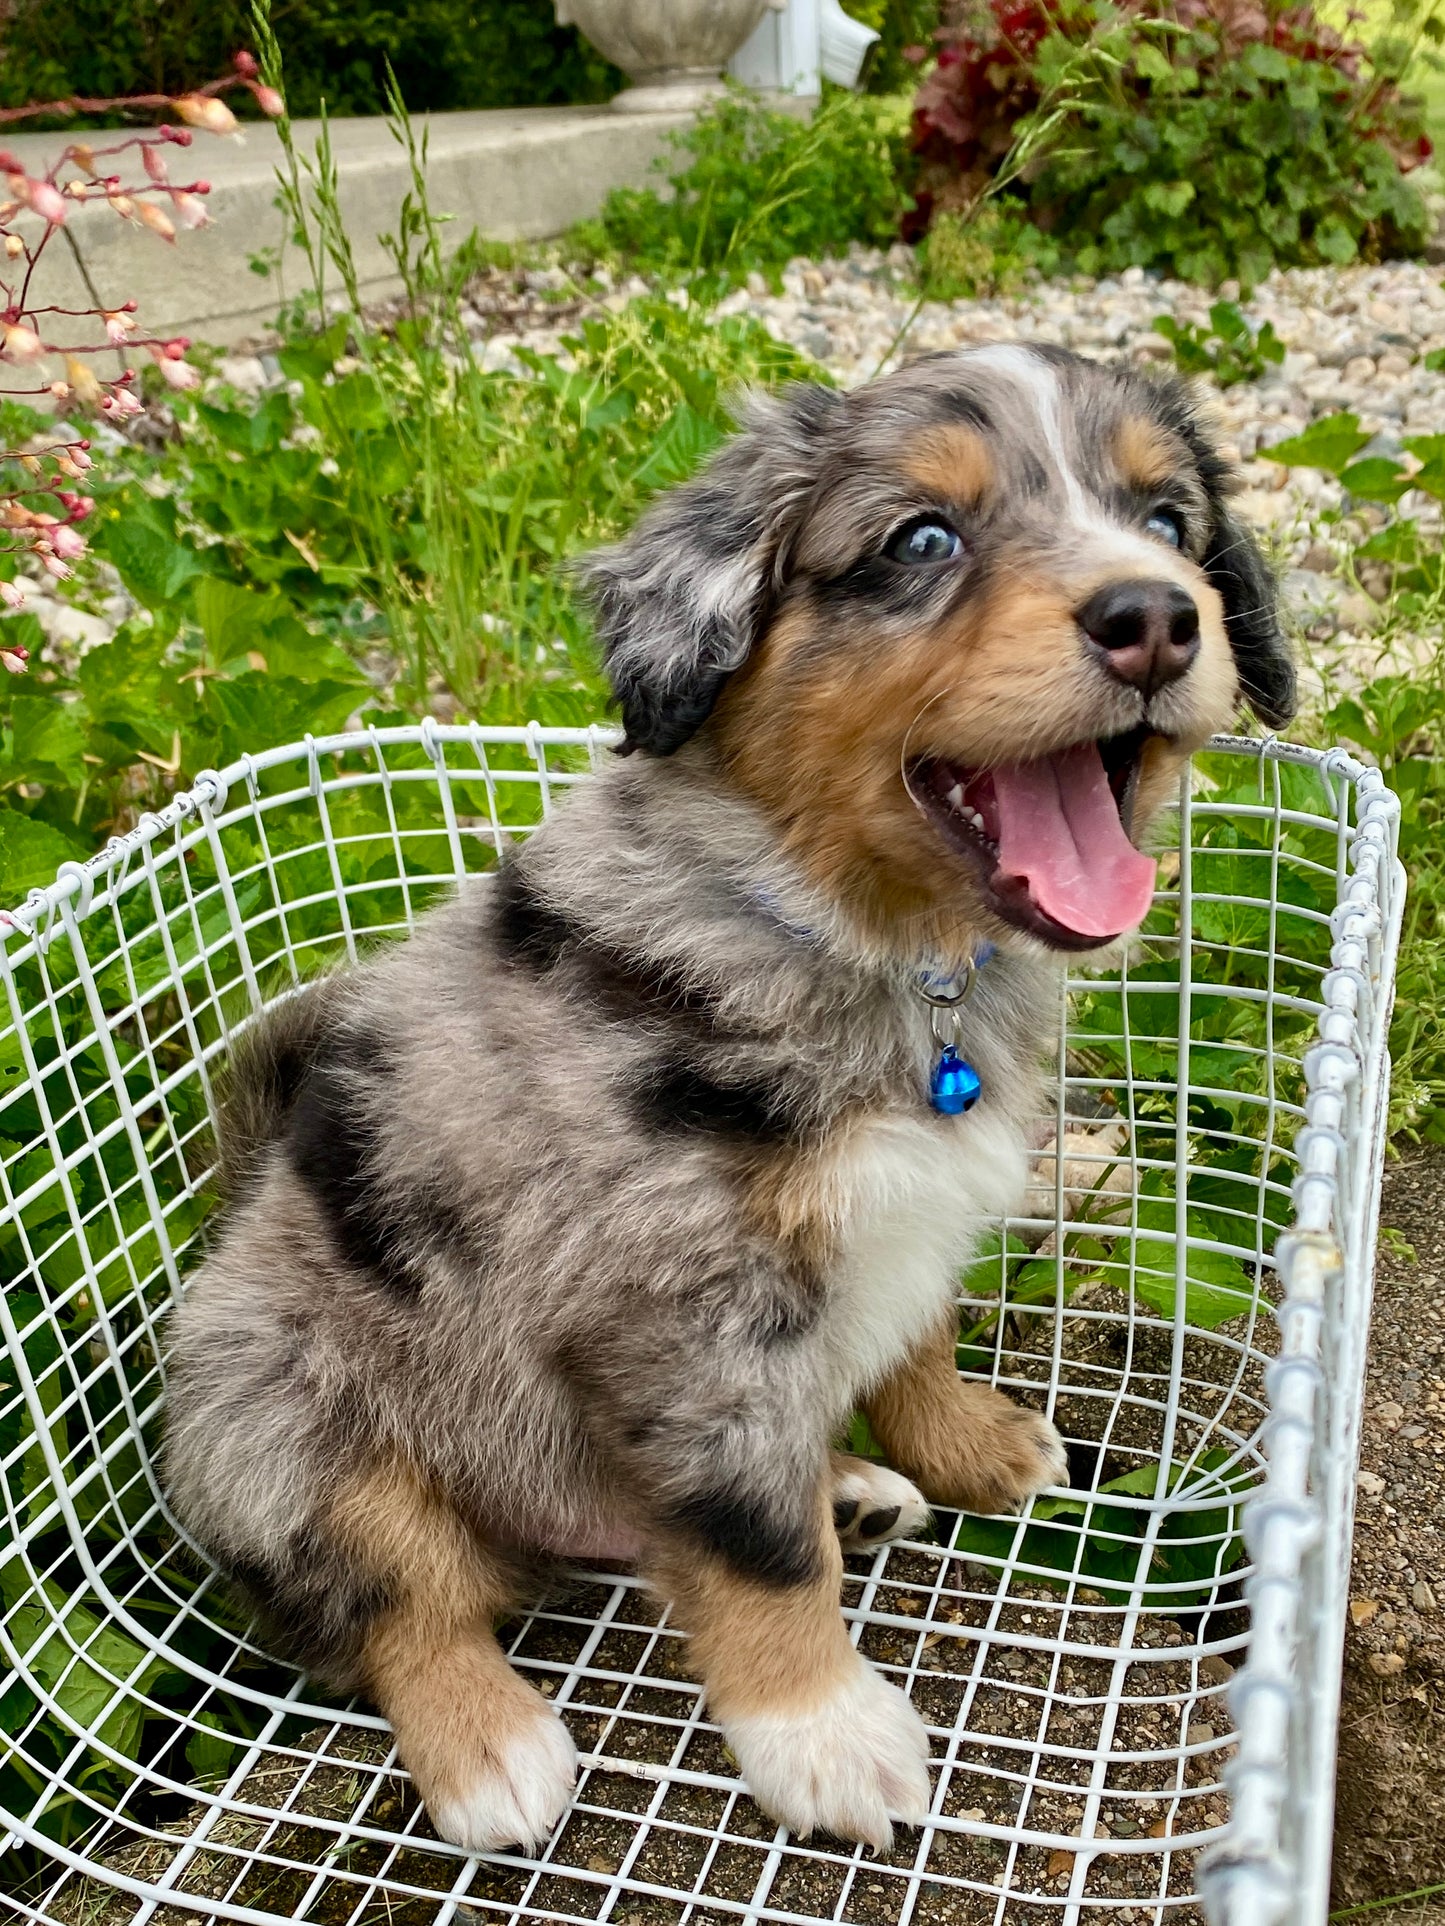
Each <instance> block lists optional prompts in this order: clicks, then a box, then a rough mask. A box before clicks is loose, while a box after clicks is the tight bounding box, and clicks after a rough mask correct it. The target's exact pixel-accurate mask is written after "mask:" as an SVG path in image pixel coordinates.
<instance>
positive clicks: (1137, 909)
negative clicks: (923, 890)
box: [909, 728, 1155, 950]
mask: <svg viewBox="0 0 1445 1926" xmlns="http://www.w3.org/2000/svg"><path fill="white" fill-rule="evenodd" d="M1152 733H1153V732H1152V731H1150V730H1148V729H1144V728H1139V729H1131V730H1129V732H1128V733H1127V734H1126V735H1121V736H1110V737H1108V738H1106V739H1105V740H1104V741H1102V742H1081V743H1078V744H1076V745H1075V747H1073V748H1072V749H1063V750H1060V751H1059V753H1058V754H1057V755H1053V756H1045V757H1042V758H1041V759H1040V760H1039V761H1037V762H1015V763H1003V764H1000V765H999V766H998V767H996V768H993V769H968V768H965V767H964V766H963V765H962V764H960V763H955V762H948V761H945V760H943V759H941V758H936V759H932V760H929V761H925V762H920V763H916V764H915V765H914V766H913V768H912V769H911V770H910V771H909V789H910V790H911V792H912V794H913V798H914V800H915V802H917V803H918V805H919V806H920V808H921V809H922V810H923V813H924V814H925V815H926V816H927V818H928V820H929V821H930V822H931V823H932V824H933V826H934V828H935V829H936V830H937V831H938V832H939V834H940V835H941V836H943V838H944V839H945V841H946V842H948V843H949V844H950V846H951V847H952V848H954V849H956V850H958V851H960V852H961V853H962V854H963V855H964V856H966V857H967V858H968V859H969V860H970V861H971V862H972V864H973V866H974V868H975V870H976V871H977V872H978V876H979V880H980V881H981V883H982V885H983V889H984V894H985V896H986V898H987V900H988V903H989V907H990V908H991V909H992V910H993V911H994V912H995V913H996V914H997V915H998V916H1001V917H1002V918H1003V920H1004V921H1005V922H1007V923H1012V924H1013V925H1014V927H1015V928H1017V929H1021V930H1027V931H1029V932H1030V933H1031V934H1032V935H1034V936H1037V937H1040V938H1042V940H1043V941H1044V942H1046V943H1049V944H1052V945H1053V947H1054V948H1055V949H1061V950H1091V949H1095V948H1097V946H1098V945H1099V944H1100V943H1105V942H1108V941H1109V940H1110V939H1111V938H1113V937H1116V936H1120V935H1122V934H1123V932H1124V931H1125V930H1127V929H1132V928H1133V926H1134V924H1136V923H1138V922H1140V921H1141V920H1142V919H1143V917H1144V916H1145V914H1146V913H1147V911H1148V909H1149V905H1150V902H1151V901H1152V899H1153V894H1154V878H1155V863H1154V858H1153V857H1152V856H1145V855H1143V854H1142V853H1141V852H1140V851H1139V850H1137V849H1136V848H1135V847H1134V845H1133V843H1132V842H1131V841H1130V840H1129V830H1130V827H1131V825H1132V822H1133V816H1134V797H1135V794H1136V792H1137V790H1138V786H1139V769H1140V764H1141V761H1142V758H1143V754H1144V749H1145V745H1146V744H1147V743H1148V742H1149V741H1150V740H1151V737H1152Z"/></svg>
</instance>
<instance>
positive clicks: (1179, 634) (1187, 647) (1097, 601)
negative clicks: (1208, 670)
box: [1077, 581, 1199, 696]
mask: <svg viewBox="0 0 1445 1926" xmlns="http://www.w3.org/2000/svg"><path fill="white" fill-rule="evenodd" d="M1077 621H1078V624H1079V627H1080V628H1081V629H1082V630H1083V631H1084V633H1085V635H1087V636H1088V638H1089V641H1090V643H1091V644H1092V646H1093V648H1094V650H1095V651H1096V652H1097V654H1098V657H1099V660H1100V661H1101V662H1102V663H1103V665H1104V667H1105V668H1106V669H1107V670H1108V671H1109V673H1110V674H1111V675H1116V676H1118V678H1119V680H1120V681H1121V682H1127V683H1129V684H1130V685H1131V687H1133V688H1135V689H1139V690H1141V691H1142V692H1143V694H1145V695H1146V696H1151V695H1154V694H1156V693H1157V692H1158V691H1159V690H1160V689H1164V688H1167V687H1168V685H1169V684H1170V683H1171V682H1177V681H1178V680H1179V678H1180V676H1181V675H1183V674H1184V672H1185V670H1186V669H1187V668H1188V667H1189V665H1190V663H1191V662H1192V661H1193V660H1194V658H1195V656H1196V655H1198V653H1199V610H1198V609H1197V608H1196V607H1195V605H1194V598H1193V596H1192V595H1191V594H1190V593H1189V591H1188V590H1187V589H1184V588H1181V587H1180V586H1179V584H1178V583H1177V582H1160V581H1137V582H1111V583H1110V584H1109V586H1108V587H1107V588H1101V589H1100V590H1098V592H1097V593H1096V594H1094V595H1091V596H1090V597H1089V599H1088V601H1087V602H1085V604H1084V606H1083V607H1082V608H1081V609H1080V610H1079V611H1078V616H1077Z"/></svg>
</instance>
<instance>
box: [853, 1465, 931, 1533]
mask: <svg viewBox="0 0 1445 1926" xmlns="http://www.w3.org/2000/svg"><path fill="white" fill-rule="evenodd" d="M928 1520H929V1510H928V1500H927V1499H926V1498H925V1497H924V1496H923V1493H922V1492H921V1491H920V1490H919V1489H918V1487H917V1485H912V1484H910V1483H909V1482H908V1480H907V1479H906V1478H903V1477H900V1476H899V1474H898V1473H897V1472H896V1471H890V1470H889V1469H888V1467H887V1465H880V1464H874V1463H873V1462H872V1460H871V1459H868V1458H854V1459H850V1460H849V1461H848V1462H847V1465H846V1468H845V1469H843V1470H842V1471H840V1472H839V1474H838V1476H837V1477H836V1478H835V1479H834V1483H833V1523H834V1525H835V1526H836V1527H837V1531H838V1537H839V1540H840V1542H841V1544H842V1546H843V1549H844V1551H849V1552H852V1551H871V1550H872V1549H873V1547H874V1546H875V1545H886V1544H888V1543H890V1542H891V1541H892V1540H893V1539H895V1538H916V1537H917V1536H918V1534H919V1533H920V1532H921V1531H922V1530H923V1529H924V1528H925V1527H926V1526H927V1524H928Z"/></svg>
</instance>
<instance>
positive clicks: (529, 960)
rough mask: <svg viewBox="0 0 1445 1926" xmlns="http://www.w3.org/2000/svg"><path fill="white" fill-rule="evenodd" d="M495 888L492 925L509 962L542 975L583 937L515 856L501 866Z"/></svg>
mask: <svg viewBox="0 0 1445 1926" xmlns="http://www.w3.org/2000/svg"><path fill="white" fill-rule="evenodd" d="M491 889H492V919H493V920H492V929H493V931H494V933H495V935H496V939H497V947H498V949H499V950H500V951H501V953H502V955H503V956H504V957H505V958H506V960H507V961H508V962H509V963H515V964H519V965H521V966H522V967H523V968H524V969H526V970H529V971H530V972H531V973H532V974H533V975H534V976H542V975H544V974H545V973H546V972H547V971H548V970H554V969H556V967H557V965H558V964H559V963H560V962H561V961H562V958H563V957H564V956H565V955H566V953H567V951H568V949H569V948H575V947H576V945H577V944H578V943H579V942H580V941H581V937H580V933H579V932H578V930H577V928H576V926H575V924H574V923H573V922H572V921H571V919H570V918H569V917H568V916H566V915H565V914H564V913H563V912H562V911H561V910H560V909H558V907H557V905H556V904H555V903H552V902H549V901H548V899H547V898H546V897H545V896H543V895H541V894H540V892H539V891H538V890H537V888H536V887H535V885H534V884H533V882H532V879H531V877H530V876H529V875H528V874H527V872H526V870H525V868H524V867H523V866H522V864H521V863H519V862H517V861H516V859H515V858H512V859H511V860H510V861H507V862H504V863H503V864H502V865H501V866H500V868H499V869H498V870H497V872H496V874H495V876H493V878H492V884H491Z"/></svg>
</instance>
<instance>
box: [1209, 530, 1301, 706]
mask: <svg viewBox="0 0 1445 1926" xmlns="http://www.w3.org/2000/svg"><path fill="white" fill-rule="evenodd" d="M1204 568H1205V572H1206V573H1207V574H1208V576H1209V579H1210V581H1211V582H1212V583H1213V584H1214V586H1215V588H1216V589H1218V591H1219V595H1220V599H1221V600H1222V601H1223V603H1224V625H1225V629H1226V631H1227V632H1228V635H1229V644H1230V647H1231V648H1232V649H1233V651H1234V660H1235V664H1236V666H1237V667H1238V669H1239V680H1240V686H1241V687H1242V689H1243V691H1244V694H1245V696H1246V697H1247V698H1248V701H1249V705H1250V707H1251V708H1252V709H1253V710H1254V712H1255V714H1256V715H1257V716H1258V717H1259V719H1260V721H1261V722H1265V723H1268V724H1269V726H1270V727H1271V728H1272V729H1279V728H1282V727H1283V726H1284V724H1285V723H1287V722H1288V721H1289V719H1290V717H1291V716H1292V715H1293V714H1294V712H1295V674H1294V663H1293V661H1292V660H1291V659H1290V653H1289V647H1288V644H1287V643H1286V642H1285V639H1284V634H1283V632H1282V630H1281V628H1280V625H1279V590H1278V585H1277V584H1276V582H1275V578H1274V571H1273V570H1272V569H1271V568H1270V566H1269V564H1268V563H1267V562H1266V561H1265V559H1264V557H1263V555H1261V554H1260V552H1259V548H1258V546H1257V545H1256V543H1255V540H1254V537H1253V536H1252V535H1250V534H1249V532H1248V531H1247V530H1246V529H1244V528H1242V527H1241V526H1240V524H1239V523H1238V522H1237V521H1236V520H1235V519H1234V517H1233V516H1232V515H1228V514H1225V513H1224V512H1223V511H1220V512H1219V514H1218V518H1217V520H1216V522H1215V528H1214V535H1213V537H1212V539H1211V541H1210V544H1209V547H1208V549H1207V550H1206V551H1205V555H1204Z"/></svg>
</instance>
